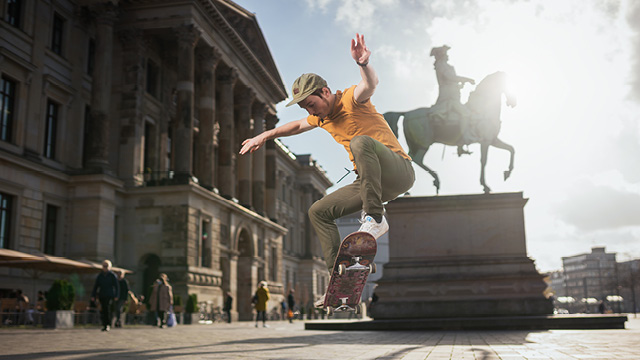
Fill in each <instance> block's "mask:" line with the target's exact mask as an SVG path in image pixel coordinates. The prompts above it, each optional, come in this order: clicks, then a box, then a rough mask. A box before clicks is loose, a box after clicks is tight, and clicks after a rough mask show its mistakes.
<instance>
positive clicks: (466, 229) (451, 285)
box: [371, 193, 553, 320]
mask: <svg viewBox="0 0 640 360" xmlns="http://www.w3.org/2000/svg"><path fill="white" fill-rule="evenodd" d="M526 202H527V200H526V199H524V198H523V197H522V193H505V194H488V195H460V196H438V197H404V198H400V199H397V200H395V201H393V202H391V203H389V204H388V205H387V207H386V209H387V215H388V220H389V224H390V226H391V229H390V232H389V237H390V238H389V263H387V264H386V265H385V266H384V275H383V277H382V278H381V279H380V280H379V281H378V288H377V289H376V294H377V295H378V297H379V300H378V302H377V303H376V304H375V306H373V308H372V313H371V315H372V316H373V318H374V319H375V320H385V319H415V318H445V317H484V316H521V315H545V314H551V313H552V310H553V306H552V304H551V301H549V300H547V299H546V298H545V297H544V296H543V294H542V292H543V291H544V289H545V288H546V284H545V283H544V281H543V280H542V278H543V277H542V275H540V274H539V273H538V271H537V270H536V269H535V266H534V263H533V260H531V259H530V258H528V257H527V253H526V243H525V231H524V213H523V207H524V205H525V204H526Z"/></svg>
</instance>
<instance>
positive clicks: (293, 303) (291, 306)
mask: <svg viewBox="0 0 640 360" xmlns="http://www.w3.org/2000/svg"><path fill="white" fill-rule="evenodd" d="M295 292H296V291H295V290H293V289H291V290H289V295H287V307H288V308H289V311H287V318H289V322H290V323H292V322H293V311H294V309H295V307H296V298H295V296H294V295H293V294H294V293H295Z"/></svg>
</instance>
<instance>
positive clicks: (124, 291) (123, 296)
mask: <svg viewBox="0 0 640 360" xmlns="http://www.w3.org/2000/svg"><path fill="white" fill-rule="evenodd" d="M117 273H118V285H119V286H120V297H119V298H118V301H116V327H122V323H121V322H120V316H121V315H120V314H122V307H123V306H124V304H126V303H127V300H128V299H129V292H130V290H129V281H128V280H127V279H125V278H124V271H123V270H120V271H117Z"/></svg>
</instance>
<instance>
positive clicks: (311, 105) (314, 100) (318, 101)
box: [298, 88, 332, 119]
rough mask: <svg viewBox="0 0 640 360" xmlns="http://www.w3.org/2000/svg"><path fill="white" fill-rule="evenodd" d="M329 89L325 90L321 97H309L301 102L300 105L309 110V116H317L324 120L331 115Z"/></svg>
mask: <svg viewBox="0 0 640 360" xmlns="http://www.w3.org/2000/svg"><path fill="white" fill-rule="evenodd" d="M328 91H329V90H328V89H327V88H323V89H322V93H321V96H317V95H309V96H308V97H307V98H306V99H304V100H302V101H300V102H299V103H298V105H299V106H300V107H301V108H303V109H305V110H307V112H308V113H309V115H315V116H317V117H319V118H321V119H322V118H324V117H326V116H327V115H329V113H331V110H332V109H331V104H329V96H328V94H327V93H328Z"/></svg>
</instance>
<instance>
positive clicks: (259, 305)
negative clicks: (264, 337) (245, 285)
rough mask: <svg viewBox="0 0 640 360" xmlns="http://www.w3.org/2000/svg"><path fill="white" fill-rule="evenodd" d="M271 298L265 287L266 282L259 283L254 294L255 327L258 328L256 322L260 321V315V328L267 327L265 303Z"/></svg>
mask: <svg viewBox="0 0 640 360" xmlns="http://www.w3.org/2000/svg"><path fill="white" fill-rule="evenodd" d="M270 298H271V296H270V295H269V288H268V287H267V282H266V281H260V285H259V287H258V290H256V294H255V299H256V302H255V305H254V306H255V309H256V312H257V314H256V327H258V320H259V319H260V315H262V327H269V326H267V302H268V301H269V299H270Z"/></svg>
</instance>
